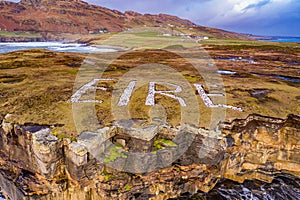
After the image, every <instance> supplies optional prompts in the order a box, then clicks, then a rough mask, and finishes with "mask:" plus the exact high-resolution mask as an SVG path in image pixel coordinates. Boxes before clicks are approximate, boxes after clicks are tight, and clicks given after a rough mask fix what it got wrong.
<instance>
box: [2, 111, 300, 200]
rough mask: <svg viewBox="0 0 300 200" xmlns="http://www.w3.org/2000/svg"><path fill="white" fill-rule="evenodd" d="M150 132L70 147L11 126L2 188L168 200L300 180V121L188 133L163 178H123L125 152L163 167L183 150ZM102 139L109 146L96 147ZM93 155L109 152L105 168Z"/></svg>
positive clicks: (37, 129) (27, 195)
mask: <svg viewBox="0 0 300 200" xmlns="http://www.w3.org/2000/svg"><path fill="white" fill-rule="evenodd" d="M144 130H145V131H156V132H157V134H156V135H155V134H153V135H155V136H153V137H152V138H147V139H145V140H143V139H138V138H136V137H134V136H133V135H132V132H134V130H128V128H126V127H125V128H124V127H122V126H121V127H120V126H114V127H106V128H104V129H100V130H98V131H97V132H96V133H91V132H85V133H82V134H81V135H80V136H79V137H78V138H77V141H76V142H75V141H73V142H71V140H70V139H68V138H65V139H61V140H60V139H58V138H57V137H55V136H53V135H52V134H51V128H50V126H43V125H33V124H25V125H16V124H11V123H8V122H6V120H5V118H4V119H3V120H2V122H1V126H0V187H1V188H2V189H3V191H4V193H5V195H6V196H7V197H9V198H10V199H55V200H57V199H129V198H133V199H139V198H143V197H144V198H151V199H167V198H175V197H178V196H180V195H181V194H183V193H190V194H194V193H196V192H197V191H204V192H208V191H210V190H211V189H212V188H213V187H214V186H215V184H216V183H217V182H218V181H219V180H220V178H227V179H230V180H235V181H238V182H241V183H242V182H243V181H244V180H246V179H248V180H249V179H257V180H260V181H264V182H271V181H272V180H273V178H274V177H276V176H277V175H280V174H281V173H288V174H292V175H294V176H297V177H300V154H299V152H300V117H299V116H296V115H289V116H288V117H287V119H285V120H283V119H276V118H270V117H264V116H259V115H250V116H249V117H248V118H247V119H237V120H234V121H233V122H231V123H224V124H222V125H221V130H220V131H207V130H203V129H197V128H195V127H187V129H186V132H187V133H191V134H193V135H194V138H193V141H192V143H191V145H190V146H189V147H188V149H186V150H185V153H184V154H183V155H181V156H180V157H179V159H176V160H175V161H174V162H172V164H171V165H168V166H166V167H164V168H163V169H159V167H157V169H156V168H155V166H154V168H155V169H156V170H155V171H153V172H149V173H140V174H136V173H126V172H120V171H117V170H116V169H120V166H123V169H126V165H124V163H123V161H124V160H130V155H129V154H127V153H126V152H143V153H147V152H148V153H149V152H150V153H149V154H147V155H150V156H149V157H147V156H146V157H144V158H143V159H144V161H145V160H146V161H147V159H148V161H149V160H150V161H151V159H153V158H155V159H156V160H155V163H156V164H157V165H158V166H159V165H161V164H162V163H160V162H163V160H164V158H167V157H164V156H161V157H159V156H156V157H151V154H153V155H155V154H156V152H158V151H161V152H163V151H164V150H165V149H168V148H169V149H172V148H176V146H178V145H184V143H183V141H180V138H181V139H182V137H179V139H178V138H176V135H177V134H178V133H179V130H180V128H173V127H169V126H168V125H166V124H164V125H157V126H152V127H150V128H148V129H144ZM129 133H130V134H129ZM99 134H102V135H103V134H104V135H105V136H106V137H107V138H109V140H108V142H105V141H101V142H100V140H101V137H100V138H98V139H99V140H97V137H98V136H99ZM134 134H137V133H136V132H135V133H134ZM99 144H101V145H99ZM110 145H112V146H110ZM93 148H96V149H97V148H100V149H101V148H104V149H107V150H106V151H102V152H103V155H102V157H101V155H99V158H100V160H101V158H103V160H102V162H100V161H99V158H98V159H95V157H97V155H95V154H93V153H91V152H89V151H91V150H92V151H93ZM151 152H152V153H151ZM160 155H164V154H163V153H162V154H160ZM134 162H137V163H138V162H142V160H141V161H139V160H137V161H134ZM103 163H104V164H103ZM110 163H113V164H110ZM120 163H121V164H120ZM122 163H123V164H122ZM108 166H110V167H108ZM147 167H149V168H150V166H144V170H147ZM152 167H153V166H152ZM135 170H140V169H139V168H138V167H136V169H135Z"/></svg>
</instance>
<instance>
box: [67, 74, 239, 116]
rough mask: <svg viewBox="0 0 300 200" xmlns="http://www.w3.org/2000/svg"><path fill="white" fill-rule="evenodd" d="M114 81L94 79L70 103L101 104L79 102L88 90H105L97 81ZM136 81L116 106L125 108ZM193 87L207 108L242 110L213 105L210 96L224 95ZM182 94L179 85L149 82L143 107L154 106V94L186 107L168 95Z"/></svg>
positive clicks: (91, 101)
mask: <svg viewBox="0 0 300 200" xmlns="http://www.w3.org/2000/svg"><path fill="white" fill-rule="evenodd" d="M113 80H115V79H110V78H99V79H94V80H92V81H90V82H89V83H87V84H85V85H84V86H82V87H81V88H80V89H79V90H77V91H76V92H75V93H74V94H73V95H72V97H71V100H70V102H72V103H103V101H101V100H80V99H81V97H82V95H84V94H85V93H86V92H87V91H88V90H91V89H99V90H103V91H105V90H107V89H106V88H104V87H96V86H95V85H96V84H97V83H98V82H99V81H113ZM136 82H137V81H131V82H129V84H128V86H127V87H126V88H125V90H124V92H123V94H122V95H121V97H120V100H119V102H118V106H127V105H128V103H129V101H130V97H131V96H132V93H133V90H134V87H135V85H136ZM156 84H160V85H170V86H173V87H175V90H167V91H157V90H155V85H156ZM194 86H195V87H196V89H197V91H198V93H199V95H200V97H201V98H202V100H203V102H204V104H205V106H207V107H209V108H229V109H232V110H236V111H240V112H243V109H241V108H238V107H234V106H230V105H224V104H214V103H213V102H212V100H211V99H210V98H209V97H210V96H216V97H218V96H224V94H206V93H205V90H204V89H203V87H202V85H200V84H194ZM180 92H182V88H181V87H180V86H179V85H175V84H172V83H167V82H149V90H148V96H147V98H146V102H145V105H147V106H155V94H160V95H164V96H167V97H170V98H173V99H176V100H178V102H179V103H180V105H181V106H182V107H186V106H187V105H186V103H185V101H184V99H183V98H181V97H177V96H175V95H173V94H169V93H180Z"/></svg>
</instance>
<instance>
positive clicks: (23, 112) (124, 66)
mask: <svg viewBox="0 0 300 200" xmlns="http://www.w3.org/2000/svg"><path fill="white" fill-rule="evenodd" d="M156 34H157V33H156V32H146V33H121V34H111V35H110V36H111V37H110V38H107V35H106V36H105V37H106V38H102V39H99V37H98V36H96V37H97V39H96V40H93V39H92V40H91V41H92V42H93V43H97V44H106V45H117V46H126V47H131V48H134V49H135V50H132V51H129V52H120V53H102V54H90V55H86V54H75V53H57V52H51V51H46V50H36V49H34V50H27V51H19V52H13V53H9V54H3V55H0V94H1V95H0V114H1V115H2V116H5V115H7V114H11V115H10V117H9V119H8V120H10V121H12V122H16V123H21V124H23V123H27V122H31V123H38V124H51V125H59V124H61V125H63V127H60V128H57V130H56V131H57V134H58V135H59V134H61V135H63V136H70V135H71V136H74V135H77V134H78V133H77V132H76V128H75V126H74V120H73V113H72V103H69V102H68V100H70V97H71V95H72V94H73V92H74V91H73V87H74V82H75V79H76V75H77V72H78V70H79V68H80V67H82V66H83V65H84V63H92V64H90V67H91V68H90V69H91V71H90V72H89V73H90V74H91V77H94V78H97V77H99V76H98V73H99V70H100V68H101V66H103V65H108V68H107V69H106V70H105V72H104V73H103V77H108V78H116V79H120V78H122V77H124V76H129V74H130V73H132V74H135V77H134V76H133V79H135V80H139V81H141V82H142V81H144V82H145V84H144V85H143V84H141V85H140V87H138V88H137V90H136V91H135V92H134V93H133V95H132V98H131V101H130V103H129V105H128V108H129V111H130V114H131V116H132V117H133V118H136V119H144V120H147V121H151V116H157V114H158V113H159V112H158V111H163V112H165V113H166V116H165V117H166V120H167V121H168V122H169V123H170V124H172V125H174V126H175V125H178V124H179V123H180V120H181V119H180V116H181V112H182V109H183V108H181V107H180V105H179V103H178V101H177V100H173V99H171V98H169V97H165V96H162V95H156V97H155V100H156V102H157V103H158V104H160V105H161V106H162V107H161V106H160V107H156V108H155V109H154V110H153V109H151V107H149V106H146V105H145V99H146V97H147V92H148V85H147V80H148V81H149V80H155V78H158V77H159V74H160V73H159V70H158V73H157V75H155V73H154V72H153V73H152V75H153V76H152V77H153V78H151V76H149V74H151V73H150V72H149V73H148V74H143V70H141V71H138V72H137V73H136V72H134V71H132V70H133V69H135V68H137V67H139V66H141V65H143V64H145V63H159V64H162V65H164V66H172V69H173V70H175V71H176V72H178V73H179V74H181V75H182V77H184V80H186V81H187V82H188V83H189V84H194V83H198V84H204V85H205V81H204V76H203V75H204V74H198V73H197V71H195V69H194V68H193V66H192V65H191V63H190V62H189V60H190V61H193V62H194V63H196V64H197V63H198V64H203V63H205V62H208V61H206V60H205V59H204V57H205V56H209V57H210V58H218V57H222V58H227V57H242V58H246V59H249V58H250V57H251V58H252V59H254V60H255V62H256V63H255V64H253V63H248V62H242V61H230V60H217V59H214V60H209V62H212V63H209V64H211V65H212V66H214V67H215V69H219V70H229V71H234V72H236V73H237V74H236V75H218V77H221V80H222V84H223V86H224V89H225V94H226V104H227V105H232V106H236V107H240V108H242V109H243V110H244V112H238V111H234V110H231V109H227V110H226V118H225V120H232V119H235V118H244V117H246V116H247V115H249V114H252V113H257V114H261V115H267V116H272V117H281V118H285V117H286V116H287V115H288V114H291V113H293V114H297V115H299V114H300V110H299V109H300V107H299V101H300V85H299V84H300V83H298V82H291V81H287V80H282V79H278V78H276V77H273V76H260V75H257V74H273V75H278V76H279V75H280V76H288V77H294V78H295V79H296V78H300V75H299V71H300V70H299V68H300V66H299V64H290V63H297V62H299V60H300V59H299V58H300V55H299V44H282V43H280V44H279V43H266V42H257V41H255V42H253V41H241V40H233V39H231V40H229V39H211V40H208V41H203V42H200V43H196V42H194V41H193V40H189V41H186V42H183V41H181V38H177V37H164V36H162V35H158V36H157V35H156ZM101 37H104V36H101ZM89 39H91V38H89ZM166 47H168V48H166ZM201 47H204V48H205V53H203V48H201ZM162 48H164V49H165V50H163V49H162ZM168 49H169V50H168ZM170 49H171V50H170ZM199 55H200V57H199ZM207 69H209V68H207ZM133 72H134V73H133ZM253 73H256V74H253ZM161 74H162V73H161ZM169 75H170V76H169V79H168V80H166V82H173V81H175V80H177V79H180V78H176V77H177V76H175V74H174V75H173V74H172V72H170V74H169ZM131 77H132V76H131ZM146 77H148V78H149V77H150V79H146ZM126 80H127V82H128V81H129V79H126ZM84 81H86V82H87V81H89V78H87V79H84ZM84 81H83V82H82V83H81V84H85V83H86V82H84ZM125 82H126V81H125ZM115 84H117V82H111V83H104V82H100V83H99V84H98V86H99V87H100V86H105V87H108V88H110V89H109V90H108V91H106V92H104V91H100V90H97V92H96V99H98V100H104V103H103V104H98V105H96V107H95V108H96V115H97V118H98V120H99V127H101V126H107V125H110V124H111V122H112V121H113V120H114V117H113V116H112V113H111V108H112V104H114V103H115V102H114V101H112V99H111V98H112V92H114V91H115V89H114V85H115ZM78 86H79V87H80V84H79V85H78ZM125 86H126V85H125ZM158 87H161V88H159V89H160V90H163V89H168V90H172V89H174V88H172V87H166V86H165V85H160V86H158ZM204 87H205V90H206V91H208V86H207V85H205V86H204ZM123 88H124V87H123ZM260 90H267V91H268V93H267V94H266V95H265V96H263V97H260V98H256V97H253V96H251V92H253V91H260ZM119 92H120V91H119ZM193 92H194V94H196V90H195V88H193ZM195 98H196V100H195V101H194V103H196V104H195V105H193V109H194V110H196V109H199V112H200V123H199V126H200V127H208V126H209V124H210V121H211V118H212V111H214V110H213V109H210V108H207V107H206V106H205V105H204V103H203V100H202V99H201V98H200V96H199V95H196V96H195ZM211 98H212V100H213V101H215V102H216V101H217V100H216V99H215V98H214V97H211ZM157 109H158V110H157ZM151 110H152V111H151ZM191 116H192V115H191ZM119 118H120V116H119ZM81 120H82V121H84V120H88V119H85V118H84V117H83V118H82V119H81Z"/></svg>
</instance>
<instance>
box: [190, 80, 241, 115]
mask: <svg viewBox="0 0 300 200" xmlns="http://www.w3.org/2000/svg"><path fill="white" fill-rule="evenodd" d="M194 86H195V87H196V88H197V91H198V93H199V95H200V97H201V98H202V100H203V102H204V104H205V105H206V106H207V107H209V108H220V107H223V108H230V109H232V110H237V111H241V112H243V110H242V109H241V108H237V107H234V106H228V105H224V104H217V105H215V104H214V103H213V102H212V100H211V99H210V98H209V96H222V94H206V93H205V91H204V89H203V87H202V85H199V84H194Z"/></svg>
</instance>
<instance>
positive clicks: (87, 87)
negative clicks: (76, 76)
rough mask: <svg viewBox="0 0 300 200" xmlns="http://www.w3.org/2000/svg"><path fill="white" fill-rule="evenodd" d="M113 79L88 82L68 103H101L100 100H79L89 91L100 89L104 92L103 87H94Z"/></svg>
mask: <svg viewBox="0 0 300 200" xmlns="http://www.w3.org/2000/svg"><path fill="white" fill-rule="evenodd" d="M112 80H114V79H108V78H99V79H93V80H92V81H90V82H88V83H87V84H85V85H83V86H82V87H81V88H80V89H79V90H77V91H76V92H75V93H74V94H73V95H72V97H71V100H70V102H72V103H103V101H101V100H80V98H81V97H82V95H83V94H84V93H86V92H87V91H88V90H90V89H100V90H106V88H103V87H96V86H94V85H96V84H97V83H98V82H99V81H112Z"/></svg>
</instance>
